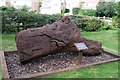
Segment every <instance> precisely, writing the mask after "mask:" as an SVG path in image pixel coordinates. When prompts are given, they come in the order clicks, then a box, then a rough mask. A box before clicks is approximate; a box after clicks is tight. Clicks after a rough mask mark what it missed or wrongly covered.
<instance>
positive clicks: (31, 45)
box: [16, 16, 102, 62]
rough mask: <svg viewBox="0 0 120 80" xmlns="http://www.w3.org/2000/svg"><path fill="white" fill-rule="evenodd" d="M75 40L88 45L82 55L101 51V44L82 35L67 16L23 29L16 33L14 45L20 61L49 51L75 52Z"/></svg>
mask: <svg viewBox="0 0 120 80" xmlns="http://www.w3.org/2000/svg"><path fill="white" fill-rule="evenodd" d="M76 42H85V43H86V45H87V46H88V48H89V49H88V50H83V51H82V52H83V54H84V55H95V54H100V53H101V52H102V48H101V46H102V44H101V43H100V42H97V41H92V40H88V39H85V38H84V37H82V36H81V34H80V31H79V29H78V28H77V26H76V25H75V23H74V22H72V21H71V20H70V19H69V18H68V17H67V16H65V17H63V18H61V19H59V20H57V21H56V22H54V23H53V24H51V25H49V24H47V25H45V26H43V27H40V28H32V29H27V30H23V31H20V32H19V33H17V34H16V45H17V49H18V54H19V56H20V60H21V62H25V61H28V60H30V59H33V58H35V57H38V56H44V55H47V54H51V53H52V54H53V53H57V52H77V49H76V48H75V46H74V45H73V44H74V43H76Z"/></svg>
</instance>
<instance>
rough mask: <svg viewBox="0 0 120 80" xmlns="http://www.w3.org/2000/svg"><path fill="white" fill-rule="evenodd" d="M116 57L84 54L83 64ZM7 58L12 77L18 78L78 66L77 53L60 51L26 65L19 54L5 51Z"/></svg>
mask: <svg viewBox="0 0 120 80" xmlns="http://www.w3.org/2000/svg"><path fill="white" fill-rule="evenodd" d="M114 58H115V57H113V56H111V55H108V54H105V53H103V54H101V55H98V56H90V57H87V56H86V57H85V56H83V59H82V63H81V65H86V64H91V63H95V62H101V61H106V60H110V59H114ZM5 59H6V61H7V65H8V66H7V67H8V71H9V74H10V76H11V77H12V78H13V77H15V78H16V77H20V76H21V75H27V74H28V73H29V74H30V73H31V74H33V73H40V72H48V71H53V70H58V69H63V68H68V67H74V66H76V64H75V63H76V60H77V54H73V53H70V54H66V53H58V54H53V55H47V56H44V57H39V58H36V59H34V60H32V61H31V62H29V63H26V64H24V65H23V64H21V63H20V60H19V56H18V55H17V54H9V53H5Z"/></svg>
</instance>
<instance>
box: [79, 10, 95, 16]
mask: <svg viewBox="0 0 120 80" xmlns="http://www.w3.org/2000/svg"><path fill="white" fill-rule="evenodd" d="M79 14H80V15H87V16H96V10H93V9H87V10H83V9H82V10H80V11H79Z"/></svg>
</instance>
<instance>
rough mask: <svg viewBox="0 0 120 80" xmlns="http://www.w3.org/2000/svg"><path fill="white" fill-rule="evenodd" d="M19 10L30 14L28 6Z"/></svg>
mask: <svg viewBox="0 0 120 80" xmlns="http://www.w3.org/2000/svg"><path fill="white" fill-rule="evenodd" d="M19 10H20V11H23V12H29V8H28V7H27V6H26V5H24V6H22V7H21V8H19Z"/></svg>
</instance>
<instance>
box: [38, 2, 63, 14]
mask: <svg viewBox="0 0 120 80" xmlns="http://www.w3.org/2000/svg"><path fill="white" fill-rule="evenodd" d="M40 13H41V14H57V13H61V0H51V1H49V2H46V1H44V0H43V2H42V6H41V8H40Z"/></svg>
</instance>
